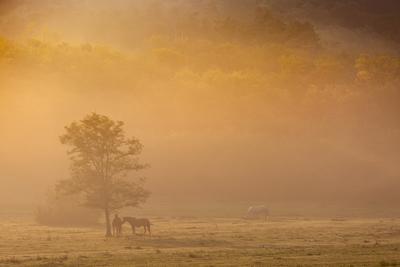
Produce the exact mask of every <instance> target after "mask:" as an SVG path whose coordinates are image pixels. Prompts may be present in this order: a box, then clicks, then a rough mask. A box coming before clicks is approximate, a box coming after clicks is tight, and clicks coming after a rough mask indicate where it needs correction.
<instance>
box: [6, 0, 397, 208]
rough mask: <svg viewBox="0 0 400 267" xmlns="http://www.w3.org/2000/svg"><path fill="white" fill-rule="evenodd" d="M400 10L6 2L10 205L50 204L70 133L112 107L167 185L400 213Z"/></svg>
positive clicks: (173, 196) (160, 191) (162, 186)
mask: <svg viewBox="0 0 400 267" xmlns="http://www.w3.org/2000/svg"><path fill="white" fill-rule="evenodd" d="M378 3H379V4H378ZM328 9H329V10H332V12H327V10H328ZM399 11H400V5H399V1H390V0H386V1H372V0H371V1H368V0H353V1H315V0H314V1H311V0H310V1H301V0H292V1H278V0H276V1H274V0H271V1H268V0H265V1H262V0H261V1H260V0H254V1H250V0H248V1H244V0H243V1H240V0H235V1H233V0H230V1H228V0H220V1H218V0H217V1H211V0H203V1H202V0H198V1H196V0H170V1H162V0H151V1H139V0H136V1H127V0H117V1H105V0H100V1H98V0H97V1H96V0H86V1H75V0H70V1H46V0H43V1H25V0H14V1H0V125H1V128H0V179H1V187H0V203H1V204H0V206H1V207H4V208H5V209H11V208H14V207H16V206H22V207H23V206H31V205H36V203H38V202H40V200H41V199H42V198H43V195H44V193H45V192H46V191H47V190H48V189H49V188H52V187H53V186H54V184H55V183H56V181H58V180H60V179H65V178H67V177H68V176H69V172H68V171H69V169H68V166H69V162H68V160H67V157H66V155H65V151H66V150H65V147H63V146H62V145H61V144H60V141H59V136H60V135H61V134H62V133H63V131H64V126H65V125H67V124H69V123H70V122H72V121H74V120H79V119H81V118H83V117H84V116H85V115H86V114H89V113H91V112H97V113H100V114H104V115H107V116H109V117H111V118H112V119H115V120H122V121H124V122H125V127H126V131H127V134H128V135H134V136H135V137H137V138H138V139H140V140H141V142H142V143H143V144H144V150H143V154H142V159H143V161H144V162H149V163H150V164H151V168H149V169H147V170H145V171H144V172H142V173H140V174H138V175H140V176H145V177H147V181H146V188H147V189H148V190H150V191H151V192H152V198H154V199H158V198H160V199H163V200H165V201H169V202H171V203H177V205H179V203H186V204H187V203H202V202H206V203H213V202H218V201H224V203H233V204H232V205H234V203H239V202H246V203H250V202H253V203H255V202H256V203H288V205H290V203H307V205H317V206H321V207H324V206H329V205H335V206H339V207H342V208H343V210H346V209H352V208H358V207H366V208H368V209H369V211H370V213H371V214H375V213H376V211H377V210H378V211H379V212H381V213H380V214H386V215H394V214H396V215H398V214H399V207H400V195H399V194H398V191H399V189H400V179H399V178H400V162H399V160H400V123H399V122H400V38H399V36H400V32H399V29H400V22H399V19H398V14H399ZM377 22H379V23H377ZM305 205H306V204H305ZM396 210H397V211H396ZM329 212H331V214H332V215H336V213H335V211H334V210H332V211H329ZM276 213H279V211H276ZM295 213H298V212H296V211H295ZM350 214H351V213H350Z"/></svg>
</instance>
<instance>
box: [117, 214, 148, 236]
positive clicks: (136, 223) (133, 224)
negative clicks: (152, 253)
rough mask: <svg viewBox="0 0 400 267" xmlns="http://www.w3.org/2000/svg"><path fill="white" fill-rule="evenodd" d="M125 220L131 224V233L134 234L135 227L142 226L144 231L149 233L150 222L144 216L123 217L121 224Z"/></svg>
mask: <svg viewBox="0 0 400 267" xmlns="http://www.w3.org/2000/svg"><path fill="white" fill-rule="evenodd" d="M125 222H127V223H129V224H130V225H131V227H132V233H133V234H135V228H136V227H141V226H143V228H144V233H145V234H146V232H148V233H149V235H151V232H150V225H151V223H150V221H149V219H146V218H142V219H139V218H135V217H124V218H123V220H122V224H124V223H125Z"/></svg>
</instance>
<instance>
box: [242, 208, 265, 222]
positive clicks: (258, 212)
mask: <svg viewBox="0 0 400 267" xmlns="http://www.w3.org/2000/svg"><path fill="white" fill-rule="evenodd" d="M268 216H269V210H268V208H267V207H265V206H264V205H260V206H251V207H249V208H248V209H247V214H246V216H245V218H246V219H259V218H264V219H265V220H267V218H268Z"/></svg>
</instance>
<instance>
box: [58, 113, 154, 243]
mask: <svg viewBox="0 0 400 267" xmlns="http://www.w3.org/2000/svg"><path fill="white" fill-rule="evenodd" d="M123 125H124V123H123V122H121V121H113V120H111V119H110V118H108V117H107V116H103V115H99V114H96V113H92V114H90V115H87V116H86V117H85V118H84V119H83V120H81V121H79V122H73V123H71V124H70V125H69V126H66V127H65V130H66V133H65V134H63V135H62V136H61V137H60V141H61V143H62V144H65V145H68V146H70V147H71V149H70V150H69V151H68V154H69V156H70V160H71V177H70V178H69V179H66V180H62V181H60V182H59V183H58V184H57V186H56V190H57V192H58V193H61V194H67V195H70V194H81V195H82V196H83V199H84V201H83V203H82V204H83V205H85V206H87V207H90V208H96V209H101V210H103V211H104V215H105V221H106V236H111V223H110V213H111V212H112V211H115V210H118V209H121V208H123V207H137V206H138V205H140V204H142V203H144V202H145V200H146V199H147V197H148V196H149V192H148V191H146V190H145V189H144V188H143V179H139V180H131V179H129V178H130V177H128V173H129V172H131V171H138V170H141V169H143V168H145V167H146V165H144V164H140V163H139V158H138V155H139V154H140V153H141V151H142V144H141V143H140V142H139V140H137V139H136V138H133V137H132V138H126V137H125V133H124V131H123Z"/></svg>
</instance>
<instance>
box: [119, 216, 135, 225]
mask: <svg viewBox="0 0 400 267" xmlns="http://www.w3.org/2000/svg"><path fill="white" fill-rule="evenodd" d="M134 220H135V217H123V218H122V224H123V223H125V222H129V223H131V222H132V221H134Z"/></svg>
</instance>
